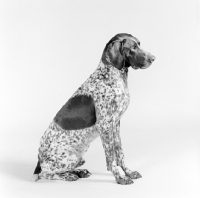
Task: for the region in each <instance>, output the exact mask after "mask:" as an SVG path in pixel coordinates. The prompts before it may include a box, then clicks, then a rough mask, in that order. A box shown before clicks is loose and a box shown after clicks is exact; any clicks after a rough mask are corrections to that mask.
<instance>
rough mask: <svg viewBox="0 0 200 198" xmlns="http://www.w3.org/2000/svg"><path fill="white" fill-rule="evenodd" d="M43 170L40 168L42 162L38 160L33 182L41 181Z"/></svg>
mask: <svg viewBox="0 0 200 198" xmlns="http://www.w3.org/2000/svg"><path fill="white" fill-rule="evenodd" d="M41 171H42V169H41V166H40V160H38V163H37V166H36V168H35V171H34V173H33V176H32V178H31V181H33V182H36V181H37V180H39V173H41Z"/></svg>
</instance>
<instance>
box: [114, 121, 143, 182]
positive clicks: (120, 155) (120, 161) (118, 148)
mask: <svg viewBox="0 0 200 198" xmlns="http://www.w3.org/2000/svg"><path fill="white" fill-rule="evenodd" d="M113 134H114V141H115V143H114V145H115V152H116V159H117V165H119V166H120V167H121V168H122V169H123V171H124V172H125V174H126V176H128V177H130V178H131V179H138V178H141V177H142V176H141V175H140V173H138V172H137V171H131V170H130V169H129V168H127V167H126V165H125V162H124V152H123V149H122V143H121V138H120V121H118V123H117V124H116V128H115V130H114V133H113Z"/></svg>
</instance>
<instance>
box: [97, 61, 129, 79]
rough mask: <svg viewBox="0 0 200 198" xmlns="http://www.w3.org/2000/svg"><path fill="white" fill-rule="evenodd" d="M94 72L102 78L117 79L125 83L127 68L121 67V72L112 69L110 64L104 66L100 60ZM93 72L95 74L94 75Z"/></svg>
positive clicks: (114, 68)
mask: <svg viewBox="0 0 200 198" xmlns="http://www.w3.org/2000/svg"><path fill="white" fill-rule="evenodd" d="M96 72H97V73H98V74H100V75H102V76H105V77H106V76H107V77H108V78H110V77H111V78H113V79H118V78H122V79H123V80H124V81H125V82H127V77H128V68H127V67H123V68H122V69H121V70H119V69H117V68H116V67H114V66H113V65H112V64H105V63H103V61H102V60H101V61H100V63H99V66H98V68H97V70H96ZM96 72H95V73H96Z"/></svg>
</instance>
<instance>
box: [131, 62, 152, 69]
mask: <svg viewBox="0 0 200 198" xmlns="http://www.w3.org/2000/svg"><path fill="white" fill-rule="evenodd" d="M150 65H151V64H142V63H138V64H137V65H134V66H133V69H146V68H148V67H149V66H150Z"/></svg>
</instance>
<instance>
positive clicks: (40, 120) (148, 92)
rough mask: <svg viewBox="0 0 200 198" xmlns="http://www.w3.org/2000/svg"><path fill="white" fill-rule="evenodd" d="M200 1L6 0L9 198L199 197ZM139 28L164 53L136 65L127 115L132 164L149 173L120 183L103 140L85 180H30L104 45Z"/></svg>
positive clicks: (2, 74)
mask: <svg viewBox="0 0 200 198" xmlns="http://www.w3.org/2000/svg"><path fill="white" fill-rule="evenodd" d="M198 6H199V5H198V1H197V0H184V1H183V0H112V1H111V0H102V1H100V0H99V1H97V0H73V1H72V0H71V1H69V0H62V1H61V0H34V1H31V0H1V1H0V94H1V95H0V105H1V106H0V108H1V109H0V116H1V117H0V120H1V124H0V126H1V128H0V135H1V137H0V196H1V197H2V198H4V197H5V198H7V197H20V198H22V197H43V198H45V197H59V198H61V197H98V196H99V197H127V196H132V197H137V198H140V197H141V198H146V197H151V198H157V197H159V198H160V197H162V198H165V197H166V198H169V197H170V198H185V197H192V198H196V197H199V195H200V192H199V190H198V187H199V185H200V179H199V178H200V161H199V155H200V147H199V144H200V136H199V132H200V121H199V119H200V105H199V100H200V88H199V85H200V65H199V53H198V51H199V38H198V32H199V29H198V28H199V23H200V21H199V9H198ZM117 33H130V34H132V35H133V36H135V37H137V38H138V39H139V40H140V41H141V47H143V48H144V49H145V50H147V51H149V52H151V53H152V54H153V55H155V56H156V60H155V62H154V63H153V64H152V66H151V67H150V68H148V69H146V70H137V71H135V70H131V69H129V79H128V84H129V90H130V94H131V104H130V106H129V108H128V110H127V112H126V113H125V115H124V116H123V118H122V121H121V137H122V144H123V148H124V152H125V157H126V162H127V164H128V166H129V168H131V169H132V170H137V171H139V172H140V173H141V174H142V176H143V178H142V179H140V180H136V181H135V183H134V184H133V185H130V186H120V185H117V184H116V183H115V181H114V177H113V176H112V175H111V173H109V172H107V171H106V163H105V157H104V151H103V147H102V145H101V141H100V139H98V140H95V142H94V143H93V144H92V145H91V147H90V149H89V150H88V152H87V153H86V155H85V159H86V164H85V165H84V166H83V167H85V168H88V170H89V171H90V172H92V174H93V175H92V176H91V177H90V178H87V179H82V180H79V181H77V182H72V183H70V182H62V181H45V180H40V181H38V182H36V183H31V182H30V178H31V176H32V173H33V171H34V169H35V166H36V163H37V150H38V147H39V140H40V138H41V136H42V135H43V133H44V131H45V129H46V128H47V127H48V125H49V123H50V121H51V120H52V119H53V117H54V116H55V114H56V113H57V111H58V110H59V109H60V108H61V107H62V105H63V104H64V103H65V102H66V101H67V100H68V99H69V97H70V96H71V95H72V94H73V93H74V92H75V91H76V89H77V88H78V87H79V86H80V85H81V84H82V83H83V82H84V81H85V80H86V79H87V78H88V77H89V75H90V74H91V73H92V72H93V71H94V70H95V69H96V68H97V66H98V63H99V61H100V58H101V55H102V51H103V49H104V47H105V44H106V43H107V42H108V41H109V40H110V38H111V37H113V36H114V35H115V34H117Z"/></svg>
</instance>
